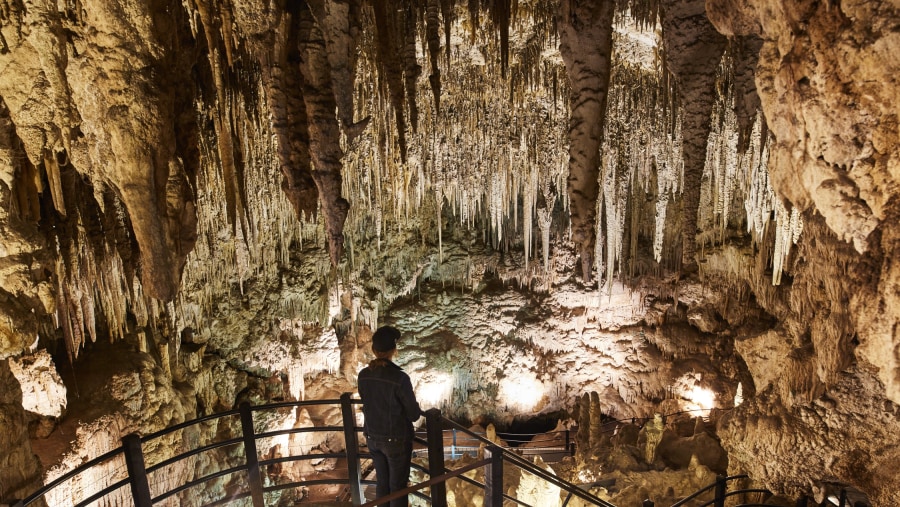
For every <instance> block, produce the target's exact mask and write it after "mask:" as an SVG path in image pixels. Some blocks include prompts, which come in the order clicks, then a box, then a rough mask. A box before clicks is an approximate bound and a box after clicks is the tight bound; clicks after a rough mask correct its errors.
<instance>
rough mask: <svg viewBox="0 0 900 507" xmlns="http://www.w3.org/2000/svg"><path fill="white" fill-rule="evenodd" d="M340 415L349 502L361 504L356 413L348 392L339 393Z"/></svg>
mask: <svg viewBox="0 0 900 507" xmlns="http://www.w3.org/2000/svg"><path fill="white" fill-rule="evenodd" d="M341 415H342V416H343V419H344V447H345V448H346V451H347V486H348V487H349V488H350V502H351V503H353V505H362V503H363V495H362V477H361V475H360V470H359V438H358V436H357V435H356V414H355V413H354V412H353V403H352V402H351V401H350V393H344V394H342V395H341Z"/></svg>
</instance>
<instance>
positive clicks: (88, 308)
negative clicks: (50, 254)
mask: <svg viewBox="0 0 900 507" xmlns="http://www.w3.org/2000/svg"><path fill="white" fill-rule="evenodd" d="M110 208H112V209H110ZM105 212H106V213H108V214H110V215H111V216H112V217H115V218H113V220H116V219H121V218H122V217H123V216H124V211H123V209H122V204H121V203H120V202H118V201H117V200H114V199H111V202H110V203H109V206H108V207H107V209H106V210H105ZM69 215H70V217H69V218H70V220H71V221H72V222H73V223H74V226H73V231H74V237H73V238H68V239H66V241H65V242H64V243H60V241H59V239H57V240H56V248H57V251H56V280H57V283H58V286H57V288H56V290H57V292H56V297H57V301H56V312H55V313H54V315H53V318H54V325H55V327H57V328H60V329H62V332H63V339H64V341H65V344H66V350H67V351H68V353H69V359H70V360H72V361H74V359H75V357H77V356H78V353H79V351H80V350H81V347H82V346H83V345H84V344H85V343H86V342H87V340H88V339H90V341H92V342H96V341H97V338H98V336H99V334H100V330H101V329H105V330H107V331H108V333H109V335H110V339H118V338H121V337H122V336H124V334H125V333H126V331H127V330H128V329H129V313H130V314H131V316H132V318H133V321H131V322H132V323H133V324H134V325H136V326H138V327H143V326H146V325H147V323H148V322H149V321H150V319H151V318H155V317H156V316H158V315H159V313H160V309H161V308H160V307H159V305H158V304H157V302H156V300H155V299H153V298H150V297H148V296H145V295H144V294H143V289H142V286H141V282H140V280H139V279H138V277H136V276H134V273H133V272H128V270H127V269H126V265H125V263H124V262H123V260H122V258H121V256H120V255H119V251H118V249H117V248H116V245H115V242H114V241H115V239H114V234H112V231H106V234H105V235H104V238H103V239H102V240H101V241H99V242H97V241H96V237H92V236H91V235H90V234H89V233H88V231H87V228H86V225H85V223H84V220H85V218H84V216H83V211H82V209H81V208H78V207H74V206H70V209H69ZM72 215H74V216H72ZM119 225H120V226H123V227H124V225H123V224H119Z"/></svg>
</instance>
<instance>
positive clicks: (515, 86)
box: [343, 11, 567, 262]
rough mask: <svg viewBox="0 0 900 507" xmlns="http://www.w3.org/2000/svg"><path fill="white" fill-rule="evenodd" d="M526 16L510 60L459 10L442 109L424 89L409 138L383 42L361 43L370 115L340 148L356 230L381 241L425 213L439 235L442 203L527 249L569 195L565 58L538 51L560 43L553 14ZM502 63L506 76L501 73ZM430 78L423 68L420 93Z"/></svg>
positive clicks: (497, 242) (495, 239)
mask: <svg viewBox="0 0 900 507" xmlns="http://www.w3.org/2000/svg"><path fill="white" fill-rule="evenodd" d="M520 19H527V20H535V22H534V23H531V22H528V23H526V22H523V23H519V24H515V25H513V29H514V31H515V35H516V37H515V39H516V41H518V42H517V45H516V46H515V47H514V48H513V52H512V54H513V56H512V57H510V60H509V62H508V63H507V64H506V66H504V65H503V63H502V62H495V61H492V60H491V59H486V58H485V57H484V54H485V53H487V54H496V51H497V49H498V48H497V45H498V44H500V42H498V41H497V40H496V39H495V38H494V37H492V36H491V32H490V31H487V32H483V31H471V32H470V31H467V27H468V28H471V26H472V25H477V24H478V23H480V22H481V21H479V20H475V19H472V18H471V11H470V12H469V17H467V16H466V14H465V13H458V15H457V16H456V18H455V22H454V23H453V34H454V35H455V37H453V39H452V40H453V41H454V44H453V45H452V46H450V47H448V48H446V49H447V51H446V54H448V55H449V56H448V57H447V58H446V59H442V62H441V68H440V75H441V90H442V94H441V101H440V110H438V109H437V108H436V105H435V104H424V103H423V102H424V101H419V104H418V105H417V106H416V110H417V111H418V118H419V122H420V125H419V128H417V129H415V130H413V129H412V128H410V129H409V130H408V131H407V132H405V137H404V139H406V140H407V141H401V139H400V138H399V137H400V135H399V133H398V132H397V131H396V130H395V123H394V122H393V121H392V120H394V119H395V118H397V114H396V111H395V109H396V107H397V106H396V103H395V102H394V101H393V100H391V99H390V98H389V97H385V95H384V94H383V93H381V90H383V89H384V88H383V86H382V85H381V84H380V81H379V80H380V79H381V74H379V73H378V72H377V69H378V63H377V60H378V58H379V53H378V51H377V48H373V49H369V50H368V51H367V50H366V48H365V45H364V46H363V49H364V50H363V52H362V56H361V58H360V60H359V70H358V75H359V76H365V79H359V80H358V81H359V82H364V81H370V82H371V81H372V80H374V82H375V84H374V85H372V86H371V87H365V86H358V87H357V97H356V103H357V105H358V107H360V108H361V109H362V110H363V113H362V114H364V115H370V116H371V117H372V118H373V121H372V123H371V130H370V131H369V132H367V135H365V136H363V137H362V138H361V139H360V141H359V142H358V143H355V144H354V145H353V146H352V147H350V148H349V149H348V153H347V156H346V157H345V164H344V187H343V191H344V194H345V196H346V197H347V198H348V200H349V201H350V202H351V203H353V205H354V210H351V214H350V218H349V220H348V229H349V230H350V231H356V232H355V233H352V234H372V235H373V236H374V238H373V239H374V242H375V245H376V246H377V247H378V248H380V246H381V242H382V238H383V236H384V234H385V233H386V231H387V230H388V227H390V226H391V225H390V224H393V225H395V226H397V227H400V226H401V224H405V225H416V224H418V225H420V223H419V222H420V221H421V220H423V218H422V216H423V215H427V216H429V217H430V218H428V219H427V220H428V221H430V222H432V221H433V222H435V223H436V225H437V229H438V230H437V233H438V242H439V243H440V241H441V230H440V224H441V213H442V212H443V211H447V212H449V213H450V214H452V215H454V216H456V217H457V218H458V219H459V220H460V221H461V222H462V223H463V224H465V225H467V226H469V227H475V226H476V224H478V225H482V224H483V226H484V228H485V229H486V231H487V234H488V235H489V236H488V239H489V241H490V242H491V243H492V244H493V245H494V246H496V247H500V246H501V245H506V244H508V242H509V241H510V240H511V239H513V238H524V243H525V249H526V252H527V256H526V257H528V258H530V257H531V256H532V255H531V252H533V251H535V248H534V246H535V245H534V243H535V241H536V239H537V235H535V234H534V233H533V229H534V226H535V225H536V224H537V225H539V227H542V230H545V229H547V228H548V227H549V220H548V218H549V216H550V214H551V212H552V210H553V209H554V208H555V207H556V206H557V205H560V204H561V205H562V206H563V207H565V206H566V203H565V202H564V201H563V202H560V199H564V198H565V196H564V195H560V192H558V189H560V188H564V183H565V172H566V164H565V162H566V148H567V143H566V139H565V131H566V121H567V116H566V111H565V110H566V106H565V93H564V86H565V77H564V76H565V74H564V69H562V67H561V64H560V63H559V61H558V59H557V60H556V61H554V60H552V59H551V60H548V59H542V57H541V55H544V54H546V53H547V52H552V51H554V48H553V47H552V46H551V45H550V44H551V40H552V38H553V37H552V34H549V33H548V31H550V26H551V25H552V16H550V15H549V14H547V13H546V12H544V11H540V12H538V11H534V12H529V16H520ZM373 44H374V41H373ZM422 59H423V60H424V56H423V57H422ZM525 60H527V61H525ZM504 68H506V69H508V76H509V78H508V79H503V78H502V75H503V73H504V72H505V71H504ZM430 84H431V83H429V81H426V80H425V79H424V78H420V79H419V81H418V88H419V91H420V94H419V96H421V95H424V93H421V92H422V91H423V90H425V89H426V88H427V87H428V86H429V85H430ZM548 91H551V92H550V93H548ZM404 145H405V146H404ZM426 204H427V205H428V206H429V209H427V210H426V209H423V206H424V205H426ZM360 210H363V211H360ZM432 215H433V216H432ZM354 221H356V223H351V222H354ZM360 221H362V223H364V225H362V224H361V223H360ZM541 224H543V225H541ZM360 239H361V238H351V241H354V242H360ZM518 240H519V239H516V241H518ZM548 249H549V245H548V244H547V242H546V241H545V242H544V250H545V251H547V250H548ZM439 257H442V251H441V249H440V246H439ZM545 262H546V261H545Z"/></svg>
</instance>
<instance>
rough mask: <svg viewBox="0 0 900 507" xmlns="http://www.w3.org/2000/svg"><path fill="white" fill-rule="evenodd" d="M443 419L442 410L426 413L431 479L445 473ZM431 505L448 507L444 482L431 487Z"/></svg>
mask: <svg viewBox="0 0 900 507" xmlns="http://www.w3.org/2000/svg"><path fill="white" fill-rule="evenodd" d="M441 419H442V417H441V411H440V409H437V408H431V409H428V410H426V411H425V430H426V437H427V439H428V472H429V473H430V474H431V477H437V476H439V475H441V474H443V473H444V429H443V428H442V427H441ZM455 439H456V435H455V431H454V440H455ZM431 505H432V507H447V485H446V484H444V483H443V482H441V483H438V484H434V485H432V486H431Z"/></svg>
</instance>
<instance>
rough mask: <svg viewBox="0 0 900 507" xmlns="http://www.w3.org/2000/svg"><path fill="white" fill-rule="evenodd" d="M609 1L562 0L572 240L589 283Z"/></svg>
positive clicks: (604, 102)
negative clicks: (566, 78)
mask: <svg viewBox="0 0 900 507" xmlns="http://www.w3.org/2000/svg"><path fill="white" fill-rule="evenodd" d="M614 14H615V5H614V3H613V2H599V3H597V2H587V1H579V0H563V2H562V4H561V7H560V17H559V21H560V28H559V30H560V53H561V54H562V57H563V60H564V61H565V64H566V71H567V74H568V77H569V94H570V97H569V178H568V187H567V188H568V193H569V199H570V201H571V224H572V239H573V241H574V242H575V244H576V248H577V252H578V254H579V255H580V256H581V272H582V279H583V280H584V282H585V283H586V284H589V283H591V270H592V268H593V265H594V262H593V256H594V247H595V243H594V242H595V240H596V238H595V227H596V224H595V222H596V219H595V217H596V206H597V197H598V193H599V189H598V183H597V182H598V176H599V171H600V141H601V132H602V128H603V125H604V123H605V117H606V105H607V92H608V88H609V80H610V72H611V69H612V34H613V17H614Z"/></svg>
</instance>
